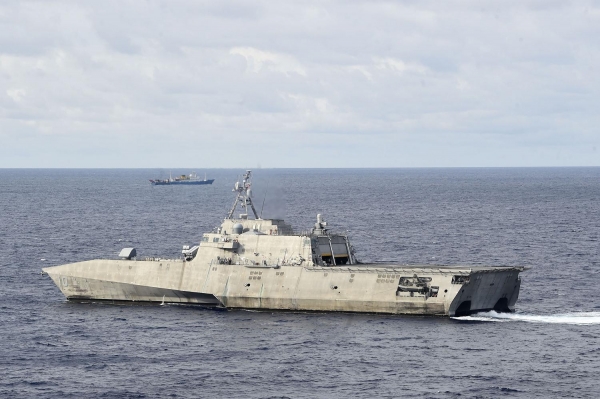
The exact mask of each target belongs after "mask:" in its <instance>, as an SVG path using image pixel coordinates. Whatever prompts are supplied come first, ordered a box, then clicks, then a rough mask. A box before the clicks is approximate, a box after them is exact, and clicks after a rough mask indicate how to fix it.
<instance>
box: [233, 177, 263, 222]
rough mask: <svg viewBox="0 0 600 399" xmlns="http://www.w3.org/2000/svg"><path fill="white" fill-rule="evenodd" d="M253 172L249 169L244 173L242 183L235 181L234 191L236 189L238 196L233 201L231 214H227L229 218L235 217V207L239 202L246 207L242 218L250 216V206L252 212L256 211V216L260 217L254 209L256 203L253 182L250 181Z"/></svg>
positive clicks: (256, 217)
mask: <svg viewBox="0 0 600 399" xmlns="http://www.w3.org/2000/svg"><path fill="white" fill-rule="evenodd" d="M251 174H252V171H251V170H247V171H246V173H244V175H243V176H242V179H243V180H242V182H241V183H240V181H239V180H238V181H237V182H236V183H235V186H234V187H233V190H232V191H236V192H237V196H236V198H235V201H234V202H233V206H232V207H231V210H230V211H229V215H227V219H233V212H235V208H236V207H237V205H238V203H240V204H241V205H242V208H243V209H244V214H242V215H240V217H241V218H247V217H248V206H250V208H251V209H252V213H254V218H255V219H260V218H259V217H258V213H257V212H256V209H254V204H253V203H252V189H251V187H252V182H251V181H250V180H251Z"/></svg>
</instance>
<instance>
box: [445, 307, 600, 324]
mask: <svg viewBox="0 0 600 399" xmlns="http://www.w3.org/2000/svg"><path fill="white" fill-rule="evenodd" d="M452 318H453V319H454V320H460V321H489V322H510V321H522V322H528V323H546V324H578V325H590V324H600V312H573V313H561V314H555V315H529V314H516V313H498V312H494V311H493V310H492V311H490V312H481V313H476V314H473V315H470V316H460V317H452Z"/></svg>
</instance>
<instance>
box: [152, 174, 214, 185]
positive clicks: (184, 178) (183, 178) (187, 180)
mask: <svg viewBox="0 0 600 399" xmlns="http://www.w3.org/2000/svg"><path fill="white" fill-rule="evenodd" d="M214 181H215V179H207V178H206V174H205V175H204V180H202V179H200V178H199V177H198V175H197V174H196V172H192V173H190V174H189V175H180V176H177V177H174V178H173V177H171V175H170V174H169V178H168V179H156V180H150V183H151V184H152V185H153V186H167V185H171V184H188V185H189V184H212V183H213V182H214Z"/></svg>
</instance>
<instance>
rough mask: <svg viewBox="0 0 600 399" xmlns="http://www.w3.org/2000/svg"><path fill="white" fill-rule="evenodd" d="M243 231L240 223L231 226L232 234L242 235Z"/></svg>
mask: <svg viewBox="0 0 600 399" xmlns="http://www.w3.org/2000/svg"><path fill="white" fill-rule="evenodd" d="M243 231H244V226H242V225H241V223H236V224H234V225H233V234H242V232H243Z"/></svg>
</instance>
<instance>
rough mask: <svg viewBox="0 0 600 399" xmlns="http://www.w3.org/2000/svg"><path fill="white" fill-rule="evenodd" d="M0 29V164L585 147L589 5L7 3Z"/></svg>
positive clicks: (466, 160)
mask: <svg viewBox="0 0 600 399" xmlns="http://www.w3.org/2000/svg"><path fill="white" fill-rule="evenodd" d="M0 33H1V34H0V93H4V95H2V96H0V139H1V140H2V144H3V145H2V146H1V147H0V167H12V166H82V167H85V166H90V167H92V166H104V167H118V166H123V167H128V166H139V167H153V166H164V167H169V166H173V165H175V166H178V165H180V163H190V164H191V166H192V165H193V166H196V165H197V164H194V162H202V163H203V165H204V166H215V167H239V166H246V165H254V164H256V162H257V161H256V159H257V158H262V159H263V160H261V164H262V166H263V167H288V166H294V167H300V166H334V167H335V166H340V167H344V166H427V165H432V166H444V165H447V166H454V165H456V166H468V165H473V166H477V165H480V166H494V165H496V166H502V165H580V164H581V165H598V162H599V161H598V160H597V159H596V157H597V153H596V152H594V151H592V149H593V148H594V147H596V148H597V147H598V146H600V132H598V128H597V126H599V125H600V123H599V122H600V120H599V119H600V117H599V116H598V115H600V112H598V111H599V109H598V108H599V107H600V105H598V101H597V96H598V92H599V91H600V80H599V79H598V77H597V65H598V64H599V63H600V48H599V47H598V45H597V43H596V39H595V38H596V37H598V36H599V35H600V9H599V8H598V6H597V5H596V4H595V3H593V2H591V3H579V2H568V1H567V2H538V1H524V2H519V3H510V4H506V3H502V4H500V3H486V4H481V3H480V2H470V1H467V2H461V3H460V4H449V3H448V4H446V3H439V2H429V1H425V2H387V1H375V2H372V1H369V2H367V1H355V2H342V1H332V2H327V3H321V2H316V1H315V2H311V1H309V2H302V3H286V2H276V3H273V2H253V3H248V2H243V1H226V2H219V3H205V2H196V1H192V0H189V1H186V0H181V1H178V2H175V3H165V2H161V1H158V0H156V1H153V0H152V1H148V2H145V3H137V2H121V1H110V0H109V1H106V2H102V4H99V3H98V4H96V3H93V2H91V3H90V2H88V3H82V2H76V1H68V0H65V1H47V2H29V1H11V0H8V1H5V2H2V4H1V5H0ZM172 143H178V144H177V145H173V144H172ZM181 143H185V146H184V151H182V147H181ZM242 144H243V145H242ZM291 147H293V150H292V148H291ZM122 148H135V151H125V150H121V149H122ZM334 148H335V151H333V149H334ZM207 149H210V150H207ZM588 149H589V151H588ZM559 150H560V153H561V157H560V160H557V157H556V153H557V152H558V151H559ZM119 151H125V152H123V153H119ZM182 153H185V154H186V156H183V157H182ZM333 153H335V154H336V155H335V156H332V154H333ZM187 154H189V155H187ZM482 154H485V156H484V155H482ZM356 160H360V161H359V162H358V163H357V161H356ZM197 166H202V165H197Z"/></svg>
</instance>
